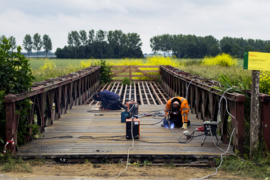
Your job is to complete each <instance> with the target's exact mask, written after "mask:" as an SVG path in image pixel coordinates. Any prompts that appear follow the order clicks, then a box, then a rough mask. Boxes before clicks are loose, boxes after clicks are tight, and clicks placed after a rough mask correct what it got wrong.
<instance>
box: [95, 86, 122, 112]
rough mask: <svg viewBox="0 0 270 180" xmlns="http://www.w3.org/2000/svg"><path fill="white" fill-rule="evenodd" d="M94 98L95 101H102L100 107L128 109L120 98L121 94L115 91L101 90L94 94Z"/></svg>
mask: <svg viewBox="0 0 270 180" xmlns="http://www.w3.org/2000/svg"><path fill="white" fill-rule="evenodd" d="M93 99H94V100H95V101H101V102H102V104H101V105H102V106H101V107H100V109H103V110H104V109H110V110H120V109H121V108H124V109H126V106H124V105H123V104H122V103H121V102H120V101H119V100H120V98H119V96H118V94H116V93H113V92H111V91H107V90H104V91H101V92H98V93H96V94H95V95H94V96H93Z"/></svg>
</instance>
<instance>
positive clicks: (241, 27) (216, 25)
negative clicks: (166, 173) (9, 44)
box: [0, 0, 270, 53]
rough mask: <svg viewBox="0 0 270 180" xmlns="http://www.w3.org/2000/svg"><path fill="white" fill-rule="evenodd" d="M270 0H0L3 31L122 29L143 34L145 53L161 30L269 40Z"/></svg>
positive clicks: (59, 39) (62, 37) (61, 37)
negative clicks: (152, 38)
mask: <svg viewBox="0 0 270 180" xmlns="http://www.w3.org/2000/svg"><path fill="white" fill-rule="evenodd" d="M269 8H270V1H269V0H256V1H255V0H0V35H5V36H8V37H9V36H14V37H16V40H17V44H18V45H22V42H23V38H24V36H25V35H26V34H31V35H34V34H35V33H39V34H41V35H42V36H43V34H48V35H49V36H50V37H51V39H52V43H53V52H54V51H55V49H56V48H57V47H61V48H62V47H64V45H67V35H68V32H70V31H72V30H78V31H79V30H86V31H87V32H88V31H89V30H91V29H94V30H95V31H97V30H99V29H102V30H106V31H109V30H116V29H121V30H122V31H123V32H125V33H128V32H136V33H138V34H140V36H141V39H142V42H143V46H142V50H143V53H150V52H151V48H150V41H149V40H150V38H151V37H153V36H155V35H159V34H165V33H168V34H195V35H196V36H206V35H213V36H214V37H216V38H218V39H221V38H222V37H224V36H230V37H243V38H246V39H248V38H253V39H262V40H270V23H269V19H270V10H269Z"/></svg>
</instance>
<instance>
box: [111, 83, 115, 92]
mask: <svg viewBox="0 0 270 180" xmlns="http://www.w3.org/2000/svg"><path fill="white" fill-rule="evenodd" d="M115 84H116V83H113V87H112V89H111V91H112V92H114V89H113V88H114V87H115Z"/></svg>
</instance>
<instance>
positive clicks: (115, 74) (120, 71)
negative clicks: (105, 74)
mask: <svg viewBox="0 0 270 180" xmlns="http://www.w3.org/2000/svg"><path fill="white" fill-rule="evenodd" d="M127 68H128V66H127V67H126V68H124V69H121V70H119V71H118V72H115V73H114V74H112V77H114V76H117V74H119V73H122V72H125V71H126V70H127Z"/></svg>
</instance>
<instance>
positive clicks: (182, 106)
mask: <svg viewBox="0 0 270 180" xmlns="http://www.w3.org/2000/svg"><path fill="white" fill-rule="evenodd" d="M164 111H165V118H164V121H163V124H162V125H161V126H162V127H166V128H170V129H172V128H173V127H172V126H173V125H175V126H176V127H181V128H182V129H188V126H189V125H190V121H189V120H188V112H189V106H188V102H187V100H186V99H185V98H183V97H174V98H172V99H170V100H169V101H168V102H167V103H166V107H165V109H164ZM169 125H170V126H171V127H169Z"/></svg>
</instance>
